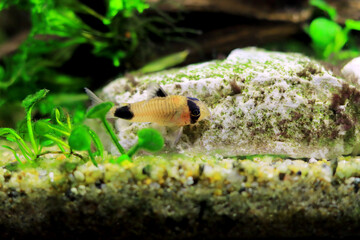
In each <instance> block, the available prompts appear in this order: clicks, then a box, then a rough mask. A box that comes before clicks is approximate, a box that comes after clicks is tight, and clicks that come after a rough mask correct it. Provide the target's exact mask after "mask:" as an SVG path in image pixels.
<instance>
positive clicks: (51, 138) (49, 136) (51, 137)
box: [43, 134, 70, 148]
mask: <svg viewBox="0 0 360 240" xmlns="http://www.w3.org/2000/svg"><path fill="white" fill-rule="evenodd" d="M43 136H44V137H46V138H48V139H50V140H53V141H54V142H56V143H59V144H61V145H63V146H64V147H66V148H70V146H69V144H67V143H65V142H64V141H62V140H60V139H58V138H56V137H54V136H51V135H49V134H44V135H43Z"/></svg>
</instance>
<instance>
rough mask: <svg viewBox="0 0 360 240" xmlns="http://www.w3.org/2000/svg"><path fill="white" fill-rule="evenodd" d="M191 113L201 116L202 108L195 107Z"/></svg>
mask: <svg viewBox="0 0 360 240" xmlns="http://www.w3.org/2000/svg"><path fill="white" fill-rule="evenodd" d="M191 115H193V116H199V115H200V109H193V110H192V111H191Z"/></svg>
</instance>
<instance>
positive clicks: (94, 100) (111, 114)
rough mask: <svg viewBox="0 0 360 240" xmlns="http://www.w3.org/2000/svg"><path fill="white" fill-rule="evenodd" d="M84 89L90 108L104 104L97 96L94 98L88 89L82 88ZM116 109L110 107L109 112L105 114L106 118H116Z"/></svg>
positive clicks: (93, 94)
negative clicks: (89, 101)
mask: <svg viewBox="0 0 360 240" xmlns="http://www.w3.org/2000/svg"><path fill="white" fill-rule="evenodd" d="M84 89H85V92H86V94H87V95H88V96H89V98H90V100H91V107H93V106H96V105H98V104H100V103H102V102H104V101H103V100H102V99H100V98H99V97H98V96H96V94H95V93H93V92H92V91H91V90H90V89H88V88H84ZM116 108H117V107H116V106H114V107H112V108H111V109H110V111H109V112H108V113H107V114H106V118H116V117H115V116H114V114H115V111H116Z"/></svg>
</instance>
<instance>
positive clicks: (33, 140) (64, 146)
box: [0, 89, 104, 166]
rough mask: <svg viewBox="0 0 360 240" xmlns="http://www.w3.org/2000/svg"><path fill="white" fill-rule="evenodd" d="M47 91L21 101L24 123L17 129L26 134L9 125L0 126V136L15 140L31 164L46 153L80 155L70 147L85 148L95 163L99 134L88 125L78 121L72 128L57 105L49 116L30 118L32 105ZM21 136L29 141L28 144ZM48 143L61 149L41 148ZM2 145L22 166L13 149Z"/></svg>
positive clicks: (100, 147)
mask: <svg viewBox="0 0 360 240" xmlns="http://www.w3.org/2000/svg"><path fill="white" fill-rule="evenodd" d="M47 92H48V90H46V89H44V90H40V91H39V92H37V93H35V94H33V95H29V96H28V97H26V99H25V100H24V101H23V106H24V107H25V110H26V125H24V127H21V128H20V132H21V133H23V132H24V133H25V134H26V132H27V134H26V135H27V136H25V137H26V138H25V137H22V136H21V134H19V133H17V132H16V131H15V130H14V129H11V128H0V137H4V138H6V139H7V140H8V141H10V142H14V143H16V144H17V146H18V148H19V150H20V151H21V153H22V155H23V156H24V158H25V159H26V161H27V162H28V163H34V162H35V160H36V159H38V157H39V156H42V155H45V154H49V153H63V154H66V155H70V154H73V155H75V156H78V157H80V158H82V156H81V155H79V154H77V153H73V152H72V151H71V149H74V150H87V151H88V152H89V155H90V158H91V160H92V162H93V163H94V165H96V166H97V163H96V162H95V159H94V155H98V156H100V157H103V156H104V155H103V153H104V147H103V145H102V143H101V141H100V139H99V137H98V136H97V135H96V133H95V132H94V131H92V130H91V129H90V128H88V127H86V126H85V125H82V124H78V125H77V126H76V127H75V128H73V123H72V120H71V118H70V116H69V115H68V114H67V115H66V114H64V113H63V114H61V111H60V110H59V109H57V108H56V109H55V110H54V112H53V118H52V119H42V120H38V121H36V122H33V121H32V117H31V115H32V109H33V108H34V105H35V104H36V103H37V102H39V101H40V100H42V99H43V98H44V97H45V96H46V94H47ZM67 138H68V139H69V140H68V141H69V143H70V145H69V144H68V143H67V142H66V140H65V139H67ZM24 139H28V140H29V142H30V146H31V147H30V146H29V145H28V144H27V143H26V142H25V140H24ZM79 139H80V140H79ZM92 141H93V143H94V145H95V147H96V152H95V153H92V152H91V151H90V149H91V142H92ZM77 144H78V145H77ZM79 144H80V145H79ZM52 145H57V146H58V148H59V149H60V150H61V151H43V148H44V147H49V146H52ZM4 147H5V148H7V149H9V150H11V151H12V152H13V154H14V156H15V158H16V160H17V161H18V162H19V164H20V165H22V166H23V162H22V161H21V160H20V158H19V156H18V154H17V152H16V151H15V149H13V148H12V147H10V146H4Z"/></svg>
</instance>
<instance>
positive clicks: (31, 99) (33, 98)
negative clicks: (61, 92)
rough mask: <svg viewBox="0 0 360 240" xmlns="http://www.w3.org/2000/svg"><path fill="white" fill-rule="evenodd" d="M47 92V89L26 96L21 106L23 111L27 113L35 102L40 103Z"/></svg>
mask: <svg viewBox="0 0 360 240" xmlns="http://www.w3.org/2000/svg"><path fill="white" fill-rule="evenodd" d="M48 92H49V90H47V89H42V90H40V91H38V92H36V93H35V94H32V95H28V96H27V97H26V98H25V99H24V100H23V101H22V105H23V107H24V108H25V110H26V111H27V112H28V111H29V109H30V108H32V107H33V106H34V104H36V103H37V102H39V101H41V100H42V99H44V98H45V96H46V94H47V93H48Z"/></svg>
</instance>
